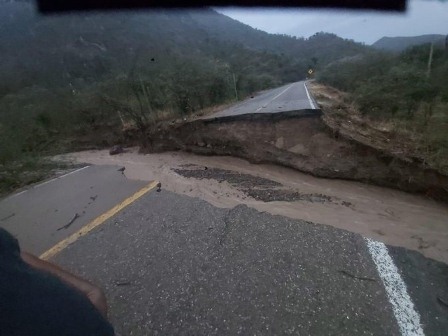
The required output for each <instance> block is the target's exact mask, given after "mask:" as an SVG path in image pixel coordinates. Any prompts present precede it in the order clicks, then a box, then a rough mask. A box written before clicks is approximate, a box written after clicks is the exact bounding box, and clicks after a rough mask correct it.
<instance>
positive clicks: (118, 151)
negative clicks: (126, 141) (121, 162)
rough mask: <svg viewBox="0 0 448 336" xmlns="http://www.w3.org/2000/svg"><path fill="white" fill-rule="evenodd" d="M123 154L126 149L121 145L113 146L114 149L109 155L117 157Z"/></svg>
mask: <svg viewBox="0 0 448 336" xmlns="http://www.w3.org/2000/svg"><path fill="white" fill-rule="evenodd" d="M123 152H124V149H123V147H122V146H120V145H115V146H113V147H112V148H111V149H110V151H109V154H110V155H117V154H121V153H123Z"/></svg>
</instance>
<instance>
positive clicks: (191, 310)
mask: <svg viewBox="0 0 448 336" xmlns="http://www.w3.org/2000/svg"><path fill="white" fill-rule="evenodd" d="M391 255H392V256H393V259H394V260H398V262H397V267H399V269H400V270H403V277H404V280H405V282H407V283H408V286H410V293H411V295H412V298H417V300H415V305H416V309H417V311H422V312H423V314H422V316H421V322H422V326H423V328H424V330H425V332H426V333H427V335H443V333H444V332H445V331H446V328H447V327H448V322H447V321H448V320H447V316H448V315H447V313H448V312H446V311H444V309H445V307H443V306H442V305H440V304H439V303H438V301H437V297H445V296H446V295H447V294H448V293H447V287H446V283H445V282H446V276H447V275H448V269H447V266H446V265H445V264H442V263H438V262H435V261H432V260H430V259H427V258H424V257H423V256H421V255H420V254H418V253H415V252H410V251H407V250H404V249H398V248H395V249H393V253H392V254H391ZM55 261H56V262H57V263H59V264H61V265H63V266H64V267H67V268H69V269H70V270H72V271H74V272H76V273H77V274H81V275H82V276H85V277H87V278H88V279H90V280H91V281H93V282H95V283H97V284H99V285H100V286H101V287H102V288H103V289H105V292H106V295H107V297H108V300H109V304H110V317H111V320H112V323H113V324H114V325H115V327H116V330H117V332H118V333H119V334H121V335H148V334H151V335H162V334H163V335H167V334H168V335H235V334H240V335H247V334H257V335H273V334H275V335H277V334H282V335H293V334H294V335H297V334H300V335H400V334H401V333H400V329H399V327H398V325H397V321H396V319H395V317H394V314H393V311H392V305H391V304H390V303H389V300H388V296H387V294H386V292H385V289H384V286H383V284H382V280H381V279H380V277H379V273H378V271H377V269H376V268H375V264H374V262H373V260H372V257H371V255H370V254H369V252H368V249H367V247H366V242H365V240H364V238H363V237H362V236H360V235H358V234H354V233H350V232H347V231H344V230H339V229H335V228H332V227H329V226H324V225H317V224H313V223H309V222H305V221H301V220H292V219H288V218H285V217H282V216H273V215H270V214H267V213H261V212H258V211H256V210H253V209H250V208H248V207H246V206H242V205H241V206H237V207H235V208H233V209H222V208H217V207H214V206H212V205H210V204H209V203H207V202H204V201H201V200H199V199H196V198H191V197H188V196H181V195H178V194H175V193H171V192H168V191H162V192H160V193H156V192H151V193H149V194H146V195H145V196H143V197H142V198H140V199H139V200H138V201H136V202H135V203H133V204H131V205H130V206H128V207H127V208H126V209H124V210H123V211H122V212H120V213H118V214H117V215H116V216H115V217H113V218H111V219H109V220H108V221H107V222H106V223H104V224H103V225H102V227H101V228H99V229H97V230H94V231H92V232H91V233H90V234H89V235H87V236H84V237H82V238H80V239H79V240H78V241H77V242H76V243H75V244H73V245H70V246H69V247H68V248H66V249H65V250H64V251H62V253H61V254H59V255H57V256H56V257H55ZM410 265H412V267H411V268H412V270H414V272H409V269H408V268H407V267H410ZM416 269H418V270H419V271H418V272H415V270H416ZM429 283H432V285H429ZM421 284H426V286H424V287H423V289H424V292H421V289H420V288H421V287H419V286H420V285H421Z"/></svg>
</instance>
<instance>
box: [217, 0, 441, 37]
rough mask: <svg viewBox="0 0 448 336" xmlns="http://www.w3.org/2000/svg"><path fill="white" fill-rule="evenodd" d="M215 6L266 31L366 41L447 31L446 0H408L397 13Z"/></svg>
mask: <svg viewBox="0 0 448 336" xmlns="http://www.w3.org/2000/svg"><path fill="white" fill-rule="evenodd" d="M217 10H218V11H219V12H221V13H223V14H225V15H227V16H230V17H231V18H234V19H235V20H238V21H241V22H243V23H246V24H248V25H249V26H252V27H254V28H258V29H261V30H264V31H267V32H269V33H281V34H288V35H296V36H303V37H309V36H311V35H313V34H315V33H317V32H321V31H324V32H330V33H334V34H336V35H339V36H341V37H344V38H348V39H353V40H355V41H358V42H364V43H366V44H371V43H373V42H375V41H376V40H378V39H379V38H381V37H383V36H416V35H423V34H448V1H447V0H446V1H443V0H411V1H408V8H407V11H406V13H400V14H396V13H395V14H390V13H385V12H375V11H342V10H323V9H314V10H313V9H293V10H291V9H289V10H288V9H241V8H218V9H217Z"/></svg>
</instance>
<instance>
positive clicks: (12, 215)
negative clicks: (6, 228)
mask: <svg viewBox="0 0 448 336" xmlns="http://www.w3.org/2000/svg"><path fill="white" fill-rule="evenodd" d="M15 215H16V214H15V213H12V214H10V215H9V216H6V217H3V218H2V219H0V221H2V222H4V221H5V220H8V219H10V218H11V217H14V216H15Z"/></svg>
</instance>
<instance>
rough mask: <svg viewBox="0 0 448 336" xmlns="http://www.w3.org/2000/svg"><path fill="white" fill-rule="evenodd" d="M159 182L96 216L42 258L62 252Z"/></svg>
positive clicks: (42, 255) (152, 183)
mask: <svg viewBox="0 0 448 336" xmlns="http://www.w3.org/2000/svg"><path fill="white" fill-rule="evenodd" d="M157 183H159V182H158V181H152V182H150V183H149V184H148V185H146V186H145V187H143V188H142V189H140V190H139V191H137V192H136V193H135V194H133V195H132V196H130V197H128V198H126V199H125V200H124V201H122V202H121V203H119V204H117V205H116V206H114V207H113V208H112V209H110V210H108V211H106V212H105V213H103V214H102V215H100V216H98V217H97V218H95V219H94V220H93V221H91V222H90V223H88V224H87V225H85V226H83V227H82V228H81V229H80V230H79V231H77V232H75V233H73V234H72V235H71V236H69V237H67V238H65V239H64V240H62V241H60V242H59V243H57V244H56V245H55V246H53V247H52V248H50V249H49V250H47V251H46V252H44V253H43V254H41V255H40V258H41V259H44V260H48V259H51V258H53V257H54V256H55V255H56V254H58V253H59V252H61V251H62V250H63V249H65V248H66V247H67V246H69V245H70V244H73V243H74V242H75V241H76V240H78V238H80V237H82V236H85V235H86V234H88V233H89V232H90V231H92V230H93V229H95V228H96V227H97V226H99V225H101V224H103V223H104V222H105V221H107V220H108V219H109V218H111V217H112V216H113V215H115V214H116V213H117V212H119V211H120V210H123V209H124V208H125V207H127V206H128V205H129V204H131V203H132V202H134V201H136V200H137V199H139V198H140V197H142V196H143V195H144V194H146V193H147V192H148V191H150V190H152V189H154V188H155V187H156V186H157Z"/></svg>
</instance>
